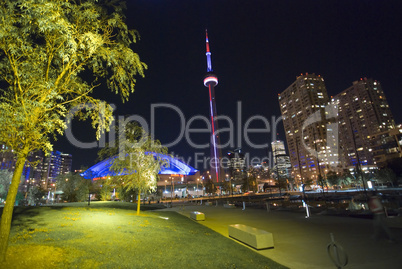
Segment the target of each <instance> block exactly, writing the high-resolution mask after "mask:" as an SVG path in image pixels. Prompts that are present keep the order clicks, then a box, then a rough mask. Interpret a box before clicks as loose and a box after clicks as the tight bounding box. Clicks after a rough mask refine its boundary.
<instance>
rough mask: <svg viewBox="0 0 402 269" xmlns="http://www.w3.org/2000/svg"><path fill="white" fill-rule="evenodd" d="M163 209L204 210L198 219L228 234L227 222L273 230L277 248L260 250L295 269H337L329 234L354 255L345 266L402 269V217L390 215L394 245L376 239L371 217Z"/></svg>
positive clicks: (207, 208) (186, 212)
mask: <svg viewBox="0 0 402 269" xmlns="http://www.w3.org/2000/svg"><path fill="white" fill-rule="evenodd" d="M164 210H173V211H177V212H178V213H180V214H182V215H185V216H187V217H189V216H190V212H191V211H201V212H203V213H205V216H206V220H205V221H199V223H200V224H202V225H205V226H207V227H209V228H210V229H212V230H214V231H216V232H218V233H220V234H222V235H223V236H226V237H228V225H230V224H237V223H239V224H245V225H249V226H252V227H255V228H259V229H263V230H266V231H268V232H271V233H273V236H274V243H275V248H273V249H266V250H258V251H257V250H255V251H256V252H258V253H260V254H261V255H264V256H266V257H268V258H270V259H272V260H274V261H276V262H278V263H280V264H283V265H285V266H288V267H289V268H292V269H304V268H305V269H324V268H337V267H336V266H335V265H334V264H333V263H332V261H331V260H330V258H329V256H328V254H327V245H328V244H329V243H330V242H331V239H330V233H332V234H333V235H334V238H335V241H336V242H337V243H338V244H339V245H341V246H342V247H343V249H344V250H345V252H346V253H347V255H348V257H349V262H348V264H347V265H346V267H344V268H350V269H357V268H359V269H360V268H361V269H382V268H386V269H399V268H402V218H401V217H399V218H394V219H388V221H389V222H390V223H389V224H390V227H391V230H392V232H393V233H394V235H395V238H396V239H397V240H398V241H399V243H390V242H388V241H387V240H386V239H381V240H379V241H378V242H374V241H373V240H372V239H371V237H370V236H371V234H372V220H370V219H359V218H352V217H335V216H324V215H312V216H311V217H310V218H308V219H306V218H305V214H303V213H294V212H284V211H270V212H267V211H265V210H261V209H249V208H246V210H244V211H243V210H242V209H241V208H234V209H233V208H232V209H230V208H224V207H223V206H222V205H219V206H205V205H186V206H179V205H176V206H174V207H173V208H168V209H164ZM236 242H238V241H236ZM239 244H242V243H240V242H239ZM246 247H248V246H246ZM250 249H253V248H250ZM253 250H254V249H253Z"/></svg>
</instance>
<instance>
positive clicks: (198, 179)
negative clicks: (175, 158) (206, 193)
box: [197, 178, 200, 197]
mask: <svg viewBox="0 0 402 269" xmlns="http://www.w3.org/2000/svg"><path fill="white" fill-rule="evenodd" d="M198 181H200V178H197V197H198Z"/></svg>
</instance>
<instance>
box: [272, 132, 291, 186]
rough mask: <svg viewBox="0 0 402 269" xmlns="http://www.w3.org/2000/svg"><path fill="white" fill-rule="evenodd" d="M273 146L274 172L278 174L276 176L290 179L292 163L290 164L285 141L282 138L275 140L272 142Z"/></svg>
mask: <svg viewBox="0 0 402 269" xmlns="http://www.w3.org/2000/svg"><path fill="white" fill-rule="evenodd" d="M271 147H272V156H273V158H274V167H273V169H272V172H273V173H274V174H276V177H278V175H279V177H280V178H282V179H288V178H289V176H290V172H291V171H290V170H291V167H292V165H291V164H290V158H289V155H287V154H286V150H285V143H284V142H283V141H280V140H277V141H273V142H271Z"/></svg>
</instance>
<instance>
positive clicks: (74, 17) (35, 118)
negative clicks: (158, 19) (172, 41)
mask: <svg viewBox="0 0 402 269" xmlns="http://www.w3.org/2000/svg"><path fill="white" fill-rule="evenodd" d="M122 11H123V6H121V5H119V4H118V3H116V1H109V2H108V1H95V0H87V1H86V0H81V1H78V0H77V1H74V0H3V1H1V2H0V74H1V76H0V78H1V80H2V81H1V83H2V84H0V85H1V87H2V88H1V89H0V121H1V123H2V127H3V128H0V141H1V143H3V144H5V145H7V147H8V148H9V149H10V150H13V151H14V152H15V154H16V157H17V163H16V168H15V171H14V175H13V179H12V183H11V185H10V189H9V192H8V196H7V200H6V201H7V203H6V206H5V208H4V210H3V215H2V217H1V227H0V255H1V257H0V259H1V260H4V259H5V253H6V250H7V244H8V237H9V231H10V225H11V216H12V211H13V205H14V201H15V197H16V194H17V189H18V184H19V179H20V176H21V173H22V170H23V167H24V164H25V161H26V157H27V155H28V153H29V152H30V151H33V150H38V149H42V150H44V151H45V152H49V151H50V150H51V149H52V145H51V142H50V139H51V138H52V137H53V136H55V135H56V134H63V132H64V130H65V129H66V127H67V124H68V121H67V122H66V121H65V118H66V117H67V116H69V114H68V113H69V111H70V109H71V108H73V107H74V108H76V109H77V108H78V110H77V112H76V113H75V114H76V115H75V116H76V117H79V118H81V119H90V120H92V125H93V127H94V128H95V129H96V135H97V137H99V136H100V134H101V132H102V131H103V130H104V129H107V128H108V126H109V124H110V122H111V120H112V109H111V107H110V106H109V105H108V104H106V103H105V102H103V101H101V100H98V99H95V98H93V97H91V93H92V92H93V91H94V89H95V88H96V87H98V86H99V85H100V83H101V82H105V83H106V84H107V87H108V88H109V89H110V90H111V91H112V92H115V93H116V94H119V95H120V96H121V97H122V99H123V101H125V100H127V98H128V96H129V94H130V93H132V92H133V91H134V85H135V82H136V81H135V79H134V76H135V75H140V76H143V71H144V69H146V65H145V64H144V63H142V62H141V61H140V59H139V56H138V55H137V54H136V53H134V52H133V51H132V49H131V48H130V45H131V44H132V43H134V42H135V41H136V39H137V38H138V35H137V32H136V31H134V30H130V29H128V28H127V25H126V24H125V23H124V15H123V14H122ZM84 71H85V75H84V74H83V72H84ZM81 108H87V109H81ZM88 108H90V109H88ZM67 118H68V117H67Z"/></svg>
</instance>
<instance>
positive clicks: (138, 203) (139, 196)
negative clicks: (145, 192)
mask: <svg viewBox="0 0 402 269" xmlns="http://www.w3.org/2000/svg"><path fill="white" fill-rule="evenodd" d="M140 204H141V192H140V191H138V201H137V215H139V214H140Z"/></svg>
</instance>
